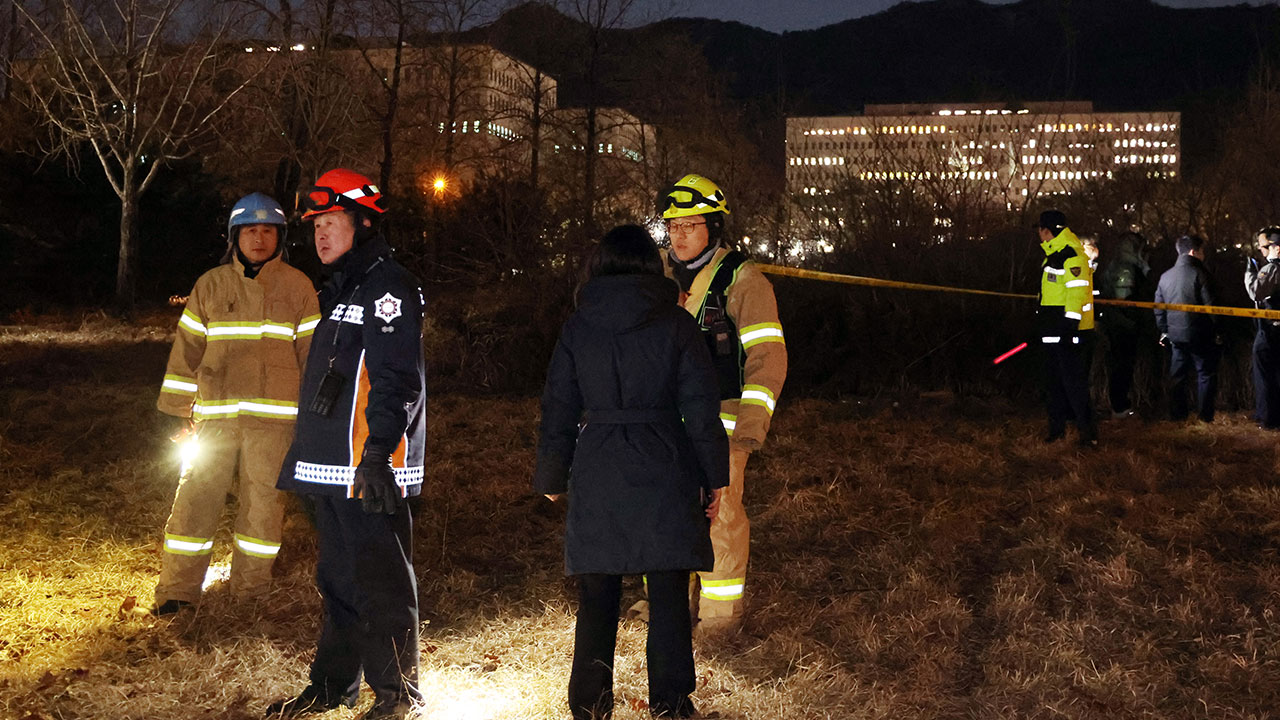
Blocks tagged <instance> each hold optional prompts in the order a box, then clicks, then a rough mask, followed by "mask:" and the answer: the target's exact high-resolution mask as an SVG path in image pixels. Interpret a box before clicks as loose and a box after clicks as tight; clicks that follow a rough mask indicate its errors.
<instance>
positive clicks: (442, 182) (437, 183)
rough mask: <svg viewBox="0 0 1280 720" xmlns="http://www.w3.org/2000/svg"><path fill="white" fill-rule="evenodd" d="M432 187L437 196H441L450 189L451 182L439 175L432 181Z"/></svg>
mask: <svg viewBox="0 0 1280 720" xmlns="http://www.w3.org/2000/svg"><path fill="white" fill-rule="evenodd" d="M431 187H432V189H434V190H435V191H436V194H437V195H440V194H442V193H444V191H445V190H448V189H449V181H448V180H446V179H445V177H444V176H443V175H437V176H436V179H435V180H434V181H432V183H431Z"/></svg>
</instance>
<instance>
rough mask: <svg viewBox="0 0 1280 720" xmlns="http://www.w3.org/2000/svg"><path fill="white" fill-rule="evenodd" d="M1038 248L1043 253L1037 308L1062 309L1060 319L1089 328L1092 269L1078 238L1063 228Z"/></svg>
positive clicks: (1090, 325) (1091, 312)
mask: <svg viewBox="0 0 1280 720" xmlns="http://www.w3.org/2000/svg"><path fill="white" fill-rule="evenodd" d="M1040 247H1041V249H1043V250H1044V255H1045V258H1044V263H1043V264H1042V265H1041V266H1040V307H1042V308H1062V316H1063V318H1065V319H1067V320H1074V321H1076V322H1078V323H1079V329H1080V330H1091V329H1092V328H1093V315H1094V312H1093V271H1092V270H1091V269H1090V268H1089V259H1088V258H1087V257H1086V256H1085V254H1084V248H1083V247H1081V245H1080V240H1079V239H1078V238H1077V237H1076V236H1075V233H1073V232H1071V229H1070V228H1064V229H1063V231H1062V232H1060V233H1058V235H1057V236H1056V237H1054V238H1053V239H1052V240H1050V241H1049V242H1046V243H1041V244H1040Z"/></svg>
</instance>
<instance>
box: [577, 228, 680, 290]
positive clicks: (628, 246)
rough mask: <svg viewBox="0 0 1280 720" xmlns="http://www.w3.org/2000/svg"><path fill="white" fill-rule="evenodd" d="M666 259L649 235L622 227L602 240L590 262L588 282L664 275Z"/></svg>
mask: <svg viewBox="0 0 1280 720" xmlns="http://www.w3.org/2000/svg"><path fill="white" fill-rule="evenodd" d="M662 274H663V273H662V256H661V255H660V254H659V253H658V246H657V245H656V244H655V243H654V242H653V237H651V236H650V235H649V231H648V230H645V229H644V228H642V227H640V226H639V225H619V226H617V227H615V228H614V229H612V230H610V231H609V232H607V233H605V235H604V237H603V238H601V240H600V244H599V245H596V249H595V251H594V252H592V253H591V259H590V260H588V261H587V278H588V279H591V278H598V277H602V276H605V275H662Z"/></svg>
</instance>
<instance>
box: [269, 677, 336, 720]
mask: <svg viewBox="0 0 1280 720" xmlns="http://www.w3.org/2000/svg"><path fill="white" fill-rule="evenodd" d="M355 706H356V695H351V696H350V697H342V696H338V697H330V696H328V695H326V694H325V692H324V690H322V689H320V688H317V687H316V686H315V685H308V686H307V687H306V688H304V689H303V691H302V692H300V693H298V696H297V697H295V698H289V699H287V700H277V701H275V702H273V703H271V704H270V705H268V706H267V714H266V717H268V718H296V717H302V716H304V715H316V714H319V713H322V712H328V711H330V710H332V709H334V708H336V707H349V708H350V707H355Z"/></svg>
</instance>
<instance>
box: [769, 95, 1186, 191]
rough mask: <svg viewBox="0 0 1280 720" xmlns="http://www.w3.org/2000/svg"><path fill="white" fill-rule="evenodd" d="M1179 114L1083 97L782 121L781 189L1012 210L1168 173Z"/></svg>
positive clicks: (1173, 170)
mask: <svg viewBox="0 0 1280 720" xmlns="http://www.w3.org/2000/svg"><path fill="white" fill-rule="evenodd" d="M1180 138H1181V113H1177V112H1125V113H1118V112H1096V111H1094V109H1093V104H1092V103H1090V102H1060V103H1025V104H949V105H919V104H915V105H868V106H867V107H866V108H865V112H864V114H862V115H844V116H824V117H792V118H788V119H787V140H786V142H787V148H786V150H787V189H788V191H789V192H790V193H791V194H792V196H793V197H796V196H805V195H808V196H812V197H814V198H815V200H816V199H817V198H820V197H822V196H824V195H829V194H831V193H833V192H836V191H837V190H838V189H839V188H841V187H842V186H845V185H847V184H848V183H850V182H853V181H861V182H863V183H867V184H868V185H870V186H871V187H878V186H880V185H881V184H885V185H892V186H893V187H896V188H901V187H904V186H905V187H912V186H924V185H928V186H930V187H931V189H933V190H939V189H940V190H941V191H942V192H943V193H946V194H952V193H954V194H957V195H959V194H962V193H963V194H968V195H982V196H986V197H987V199H989V200H990V201H992V202H996V203H1002V204H1005V205H1006V206H1008V207H1010V208H1012V207H1014V206H1021V205H1025V204H1026V203H1027V202H1029V201H1030V200H1032V199H1034V198H1036V197H1041V196H1046V195H1056V194H1068V193H1071V192H1073V191H1075V190H1076V189H1077V188H1079V187H1080V186H1081V185H1082V184H1083V183H1088V182H1091V181H1100V180H1107V179H1112V178H1115V177H1116V176H1117V175H1120V174H1125V173H1126V172H1137V173H1142V174H1143V175H1144V176H1146V177H1160V178H1176V177H1177V176H1178V173H1179V171H1180V158H1181V147H1180V142H1181V140H1180Z"/></svg>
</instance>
